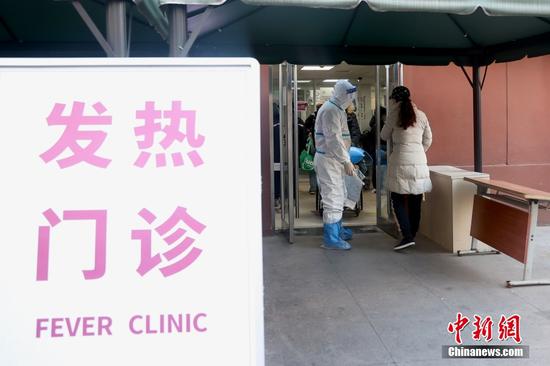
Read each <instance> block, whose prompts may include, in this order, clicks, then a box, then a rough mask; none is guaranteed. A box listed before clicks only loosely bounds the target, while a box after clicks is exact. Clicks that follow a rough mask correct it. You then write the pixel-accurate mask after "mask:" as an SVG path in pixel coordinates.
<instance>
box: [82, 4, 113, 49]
mask: <svg viewBox="0 0 550 366" xmlns="http://www.w3.org/2000/svg"><path fill="white" fill-rule="evenodd" d="M71 4H72V5H73V7H74V9H75V10H76V12H77V13H78V15H80V17H81V18H82V20H83V21H84V23H85V24H86V26H87V27H88V29H89V30H90V32H92V34H93V35H94V38H95V39H96V41H97V42H98V43H99V45H100V46H101V48H103V51H105V53H106V54H107V56H108V57H114V56H115V52H114V51H113V48H112V47H111V45H110V44H109V42H108V41H107V40H106V39H105V37H103V34H102V33H101V31H100V30H99V29H98V28H97V26H96V25H95V23H94V21H93V20H92V18H91V17H90V15H88V12H87V11H86V9H84V7H83V6H82V4H81V3H80V1H79V0H74V1H72V2H71Z"/></svg>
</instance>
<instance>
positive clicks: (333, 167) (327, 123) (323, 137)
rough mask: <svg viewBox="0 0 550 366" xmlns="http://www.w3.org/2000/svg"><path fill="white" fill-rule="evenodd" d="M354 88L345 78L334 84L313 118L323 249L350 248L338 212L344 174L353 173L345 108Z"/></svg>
mask: <svg viewBox="0 0 550 366" xmlns="http://www.w3.org/2000/svg"><path fill="white" fill-rule="evenodd" d="M356 94H357V89H356V87H355V86H353V85H352V84H351V83H350V82H349V81H347V80H339V81H338V82H337V83H336V85H334V90H333V92H332V97H331V98H330V100H329V101H327V102H326V103H325V104H323V106H322V107H321V109H319V111H318V112H317V118H316V120H315V146H316V148H317V151H316V154H315V158H314V165H315V172H316V173H317V180H318V183H319V189H320V192H321V198H322V200H323V241H324V244H323V245H322V247H323V248H326V249H340V250H348V249H351V245H350V244H349V243H347V242H346V240H350V239H351V230H349V229H345V228H343V226H342V211H343V208H344V202H345V200H346V188H345V183H344V174H348V175H351V174H353V169H354V168H353V164H352V163H351V161H350V156H349V148H350V146H351V138H350V134H349V131H348V124H347V115H346V112H345V111H346V108H347V107H348V106H349V105H350V104H351V103H353V101H354V99H355V97H356Z"/></svg>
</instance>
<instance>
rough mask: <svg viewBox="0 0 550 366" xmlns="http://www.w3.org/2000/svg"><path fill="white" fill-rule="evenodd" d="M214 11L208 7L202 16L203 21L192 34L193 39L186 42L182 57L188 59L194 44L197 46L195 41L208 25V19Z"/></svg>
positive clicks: (190, 38)
mask: <svg viewBox="0 0 550 366" xmlns="http://www.w3.org/2000/svg"><path fill="white" fill-rule="evenodd" d="M211 11H212V8H211V7H208V8H207V9H206V10H205V11H204V12H203V13H202V15H201V20H200V23H199V25H198V26H197V27H196V29H194V30H193V32H192V33H191V37H189V39H188V40H187V42H185V45H184V46H183V51H182V56H184V57H187V55H189V51H191V47H193V44H195V41H196V40H197V38H198V37H199V36H200V34H201V32H202V27H203V26H204V25H205V24H206V21H207V20H208V17H209V16H210V12H211Z"/></svg>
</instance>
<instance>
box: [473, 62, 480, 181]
mask: <svg viewBox="0 0 550 366" xmlns="http://www.w3.org/2000/svg"><path fill="white" fill-rule="evenodd" d="M472 87H473V97H474V100H473V102H474V171H476V172H480V173H481V172H482V171H483V157H482V149H483V141H482V134H481V125H482V115H481V81H480V78H479V66H477V65H475V66H472Z"/></svg>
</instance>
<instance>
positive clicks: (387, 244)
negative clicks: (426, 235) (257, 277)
mask: <svg viewBox="0 0 550 366" xmlns="http://www.w3.org/2000/svg"><path fill="white" fill-rule="evenodd" d="M548 233H550V230H549V231H548V232H547V233H546V234H545V235H547V237H548V238H549V239H550V234H548ZM320 241H321V237H318V236H317V237H312V236H310V237H307V236H304V237H298V238H297V242H296V244H294V245H288V244H286V243H285V241H284V239H283V238H282V237H273V238H266V239H265V240H264V281H265V322H266V323H265V329H266V364H267V365H268V366H276V365H285V366H287V365H338V366H340V365H377V364H380V365H386V364H399V365H428V366H430V365H446V364H452V365H462V364H464V365H465V364H468V365H487V364H491V365H493V364H496V363H498V364H499V365H501V364H511V365H512V364H514V365H515V364H520V365H521V364H526V365H539V364H540V365H544V364H548V362H546V361H545V360H547V359H549V358H550V349H549V347H547V345H548V343H547V342H548V339H550V301H549V299H550V287H531V288H515V289H507V288H505V287H504V281H505V280H506V279H510V278H514V277H513V276H515V275H518V276H521V274H522V266H521V264H519V263H517V262H516V261H514V260H512V259H510V258H508V257H506V256H504V255H500V256H483V257H466V258H458V257H456V256H454V255H452V254H450V253H446V252H444V251H443V250H442V249H441V248H439V247H437V246H435V245H433V243H430V242H426V243H423V242H422V241H420V242H419V245H418V247H417V248H415V249H414V250H410V251H407V252H406V253H394V252H393V251H392V246H393V244H394V239H392V238H390V237H388V236H386V235H385V234H380V233H377V234H367V235H357V236H356V239H354V240H353V242H352V244H353V245H354V248H353V250H352V251H350V252H345V253H341V252H327V251H323V250H321V249H320V248H319V244H320ZM548 242H549V243H550V240H549V241H548ZM535 265H536V268H537V271H538V272H536V273H538V274H545V273H549V274H550V245H541V246H540V249H539V250H538V251H537V258H536V260H535ZM457 311H462V312H463V313H464V314H465V315H467V316H469V317H473V315H474V314H475V313H478V314H479V315H483V316H486V315H491V316H493V317H494V319H496V318H498V317H499V315H500V314H502V313H504V314H505V315H511V314H512V313H513V312H517V313H519V314H520V315H521V316H522V323H521V326H522V330H521V331H522V336H523V339H524V344H526V345H529V346H530V347H531V358H530V359H529V360H520V361H518V360H508V361H506V360H456V359H455V360H444V359H442V358H441V346H442V345H444V344H452V336H451V335H450V334H448V332H447V331H446V326H447V324H448V323H449V322H450V321H452V320H454V318H455V316H456V312H457ZM469 331H470V332H471V329H470V330H469ZM494 332H495V330H494ZM464 337H465V338H466V339H467V335H464ZM471 342H473V341H471ZM394 361H395V363H394ZM545 362H546V363H545Z"/></svg>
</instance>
